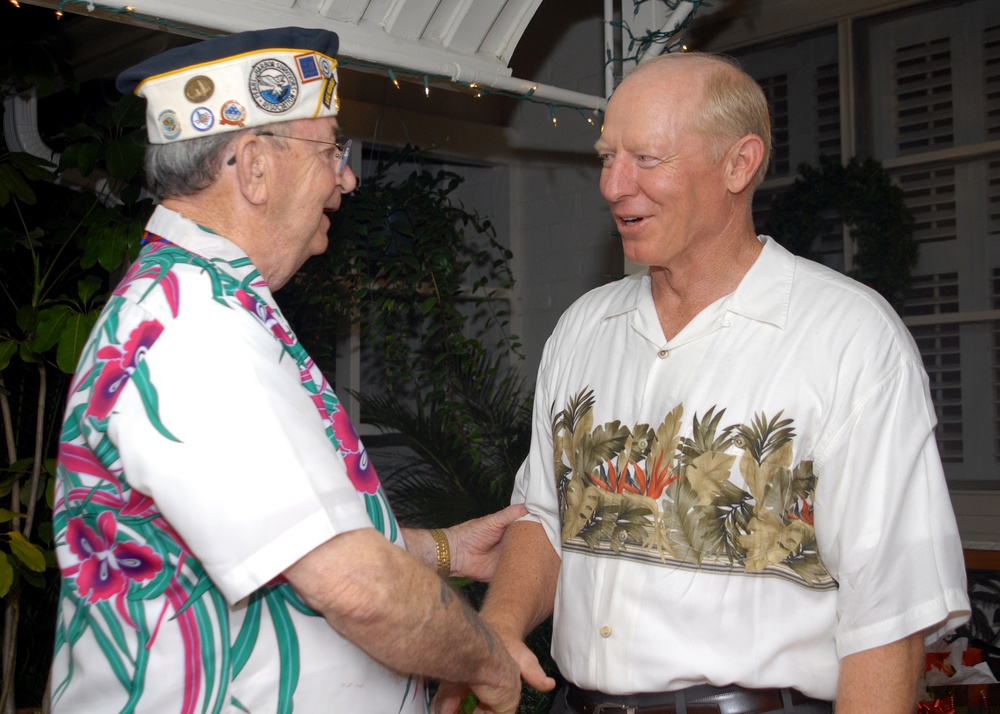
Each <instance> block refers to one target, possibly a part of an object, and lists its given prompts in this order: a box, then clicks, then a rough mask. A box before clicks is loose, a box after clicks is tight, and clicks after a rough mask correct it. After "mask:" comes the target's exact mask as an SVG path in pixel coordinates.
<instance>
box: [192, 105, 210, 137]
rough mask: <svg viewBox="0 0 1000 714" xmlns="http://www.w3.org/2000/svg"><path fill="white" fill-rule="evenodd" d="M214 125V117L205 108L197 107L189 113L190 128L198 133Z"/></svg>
mask: <svg viewBox="0 0 1000 714" xmlns="http://www.w3.org/2000/svg"><path fill="white" fill-rule="evenodd" d="M214 124H215V115H214V114H212V110H211V109H208V108H207V107H198V108H197V109H195V110H194V111H193V112H191V126H193V127H194V128H195V129H197V130H198V131H208V130H209V129H211V128H212V126H213V125H214Z"/></svg>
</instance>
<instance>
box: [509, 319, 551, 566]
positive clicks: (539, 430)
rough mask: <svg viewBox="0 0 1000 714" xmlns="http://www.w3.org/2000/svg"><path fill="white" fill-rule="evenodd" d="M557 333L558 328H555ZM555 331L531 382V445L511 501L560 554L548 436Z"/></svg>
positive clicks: (549, 434)
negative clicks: (523, 509) (522, 505)
mask: <svg viewBox="0 0 1000 714" xmlns="http://www.w3.org/2000/svg"><path fill="white" fill-rule="evenodd" d="M557 333H558V330H557ZM555 339H557V338H556V336H555V335H553V337H550V338H549V341H548V342H547V343H546V346H545V350H544V351H543V354H542V361H541V364H540V366H539V368H538V378H537V382H536V385H535V397H534V400H533V404H534V406H533V411H532V416H531V448H530V450H529V451H528V456H527V458H526V459H525V460H524V463H523V464H522V465H521V468H520V469H519V470H518V472H517V477H516V479H515V481H514V490H513V495H512V497H511V503H523V504H524V506H525V508H527V509H528V514H527V515H526V516H524V517H523V518H521V520H526V521H535V522H536V523H539V524H541V526H542V527H543V528H544V529H545V534H546V535H547V536H548V538H549V542H550V543H552V548H553V549H554V550H555V552H556V553H557V554H559V555H560V557H561V556H562V518H561V515H560V513H559V495H558V490H557V488H558V484H557V482H556V477H555V471H554V469H555V454H554V451H555V445H554V443H553V436H552V423H551V422H552V415H551V414H550V410H551V408H552V398H551V390H550V388H549V382H550V379H551V378H552V375H551V374H550V366H549V365H550V362H551V359H552V356H551V351H552V349H553V341H554V340H555Z"/></svg>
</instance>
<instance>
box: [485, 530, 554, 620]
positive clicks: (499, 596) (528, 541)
mask: <svg viewBox="0 0 1000 714" xmlns="http://www.w3.org/2000/svg"><path fill="white" fill-rule="evenodd" d="M561 562H562V561H561V560H560V559H559V556H558V554H557V553H556V552H555V550H553V548H552V544H551V543H550V542H549V539H548V537H547V536H546V535H545V530H544V529H543V528H542V526H541V525H539V524H538V523H535V522H532V521H518V522H517V523H514V524H512V525H511V526H510V527H509V528H508V529H507V532H506V534H505V535H504V539H503V543H502V545H501V551H500V562H499V563H498V565H497V571H496V575H495V576H494V578H493V582H492V584H491V585H490V589H489V592H488V593H487V595H486V601H485V602H484V603H483V607H482V609H481V614H482V616H483V619H484V620H486V621H487V623H489V624H490V626H491V627H493V628H494V629H496V630H497V631H500V630H502V631H503V633H504V634H506V635H511V636H514V637H517V638H518V639H524V637H525V636H527V635H528V633H530V632H531V631H532V630H533V629H534V628H535V627H536V626H538V625H539V624H540V623H541V622H542V621H543V620H545V618H547V617H548V616H549V615H551V614H552V607H553V604H554V603H555V594H556V582H557V581H558V579H559V567H560V565H561Z"/></svg>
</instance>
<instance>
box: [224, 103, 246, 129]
mask: <svg viewBox="0 0 1000 714" xmlns="http://www.w3.org/2000/svg"><path fill="white" fill-rule="evenodd" d="M246 120H247V109H246V107H244V106H243V105H242V104H240V103H239V102H237V101H234V100H232V99H230V100H229V101H228V102H226V103H225V104H223V105H222V113H221V114H219V123H220V124H229V125H230V126H243V125H244V124H245V123H246Z"/></svg>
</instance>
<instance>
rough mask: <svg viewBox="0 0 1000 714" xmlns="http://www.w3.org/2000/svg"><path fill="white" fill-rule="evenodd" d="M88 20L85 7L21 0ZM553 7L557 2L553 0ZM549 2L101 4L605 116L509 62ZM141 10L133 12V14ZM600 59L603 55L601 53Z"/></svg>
mask: <svg viewBox="0 0 1000 714" xmlns="http://www.w3.org/2000/svg"><path fill="white" fill-rule="evenodd" d="M22 1H24V2H29V3H30V4H33V5H42V6H48V7H51V6H53V5H55V4H56V2H58V7H59V8H60V9H64V10H66V11H73V12H79V13H80V14H86V13H88V10H87V6H88V3H87V2H86V0H56V1H55V2H54V1H53V0H22ZM551 1H554V0H550V2H551ZM541 2H542V0H102V2H101V6H102V8H106V9H108V10H109V11H110V12H111V13H112V16H113V19H116V20H119V21H121V20H124V19H125V18H126V17H127V18H128V21H129V22H132V23H134V24H140V25H149V26H152V27H158V29H169V30H172V31H175V32H181V33H183V28H184V27H185V26H186V27H191V28H198V30H199V32H200V34H205V33H206V32H207V33H209V34H212V33H216V32H242V31H246V30H255V29H262V28H266V27H281V26H286V25H298V26H301V27H320V28H324V29H328V30H332V31H334V32H336V33H337V34H338V35H339V36H340V55H341V57H342V58H343V59H344V61H345V62H344V63H345V64H349V61H350V60H356V61H357V62H356V64H358V65H360V66H361V67H362V68H364V67H365V66H368V67H372V66H374V67H379V68H386V69H392V70H395V72H396V73H400V72H404V73H409V74H411V75H415V79H416V80H417V81H421V80H424V81H426V79H427V78H431V79H436V78H443V79H446V80H449V81H452V82H457V83H460V84H465V85H469V84H477V85H479V86H482V87H486V88H492V89H495V90H499V91H503V92H508V93H511V94H514V95H521V96H524V95H529V96H531V97H532V98H533V99H536V100H539V101H542V102H551V103H553V104H565V105H570V106H578V107H583V108H588V109H602V108H603V107H604V104H605V101H604V97H602V96H592V95H588V94H583V93H581V92H576V91H571V90H567V89H563V88H560V87H554V86H550V85H544V84H539V83H537V82H534V81H532V80H531V79H530V78H518V77H513V76H512V72H511V70H510V68H509V67H508V63H509V61H510V58H511V55H512V54H513V52H514V49H515V48H516V47H517V43H518V41H520V39H521V36H522V34H523V33H524V30H525V28H526V27H527V25H528V23H529V22H530V20H531V18H532V16H533V15H534V14H535V11H536V10H537V9H538V6H539V4H540V3H541ZM132 6H134V7H135V10H134V11H131V10H129V11H127V12H126V7H132ZM594 52H595V54H598V55H601V54H602V48H601V47H597V46H595V47H594ZM401 78H405V77H401Z"/></svg>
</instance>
